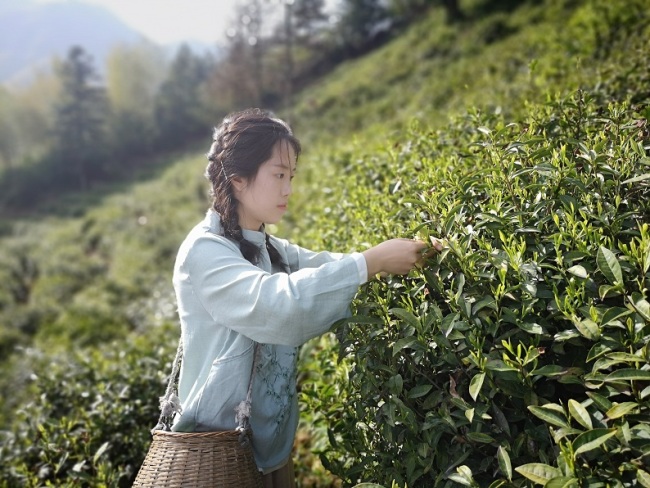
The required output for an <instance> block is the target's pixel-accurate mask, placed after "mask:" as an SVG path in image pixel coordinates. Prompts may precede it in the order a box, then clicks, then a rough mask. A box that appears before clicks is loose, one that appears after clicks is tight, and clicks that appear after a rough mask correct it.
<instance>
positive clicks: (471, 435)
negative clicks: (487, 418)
mask: <svg viewBox="0 0 650 488" xmlns="http://www.w3.org/2000/svg"><path fill="white" fill-rule="evenodd" d="M467 438H468V439H469V440H471V441H474V442H481V443H484V444H489V443H490V442H494V438H493V437H491V436H489V435H488V434H484V433H482V432H468V433H467Z"/></svg>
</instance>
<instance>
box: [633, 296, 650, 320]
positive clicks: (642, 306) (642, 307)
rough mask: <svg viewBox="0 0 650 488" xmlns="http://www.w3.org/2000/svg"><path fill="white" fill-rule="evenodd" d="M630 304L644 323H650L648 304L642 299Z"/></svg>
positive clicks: (649, 305) (649, 307)
mask: <svg viewBox="0 0 650 488" xmlns="http://www.w3.org/2000/svg"><path fill="white" fill-rule="evenodd" d="M630 302H631V303H632V306H633V307H634V310H636V311H637V312H638V313H639V315H641V317H643V318H644V319H645V320H646V321H648V322H650V303H648V301H647V300H643V299H641V300H637V301H636V302H632V301H630Z"/></svg>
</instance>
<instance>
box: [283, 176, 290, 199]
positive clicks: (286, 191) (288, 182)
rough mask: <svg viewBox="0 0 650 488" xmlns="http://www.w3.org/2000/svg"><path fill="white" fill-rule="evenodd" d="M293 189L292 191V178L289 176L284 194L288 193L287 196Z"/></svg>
mask: <svg viewBox="0 0 650 488" xmlns="http://www.w3.org/2000/svg"><path fill="white" fill-rule="evenodd" d="M291 191H292V188H291V180H290V179H288V178H287V181H286V183H285V184H284V185H283V187H282V194H283V195H286V196H289V195H291Z"/></svg>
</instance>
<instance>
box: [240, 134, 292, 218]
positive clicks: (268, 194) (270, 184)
mask: <svg viewBox="0 0 650 488" xmlns="http://www.w3.org/2000/svg"><path fill="white" fill-rule="evenodd" d="M295 172H296V153H295V151H294V150H293V147H292V146H291V144H289V143H288V142H287V141H280V142H278V143H277V144H276V145H275V147H274V148H273V153H272V154H271V158H270V159H269V160H268V161H265V162H264V163H262V165H261V166H260V167H259V169H258V171H257V174H256V175H255V177H254V178H251V179H249V180H247V179H245V178H241V177H234V178H233V180H232V184H233V188H234V190H235V198H237V201H238V202H239V204H238V206H237V213H238V215H239V225H240V226H241V228H242V229H248V230H260V227H261V226H262V224H275V223H277V222H279V221H280V219H281V218H282V216H283V215H284V213H285V212H286V211H287V206H288V203H289V196H290V195H291V180H292V179H293V176H294V174H295Z"/></svg>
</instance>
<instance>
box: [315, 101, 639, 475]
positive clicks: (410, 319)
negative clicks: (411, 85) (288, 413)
mask: <svg viewBox="0 0 650 488" xmlns="http://www.w3.org/2000/svg"><path fill="white" fill-rule="evenodd" d="M638 109H639V107H630V106H629V105H627V104H625V103H619V104H615V103H611V104H609V105H608V106H602V105H599V104H598V103H597V102H596V101H595V100H593V99H592V98H591V97H590V96H589V95H587V94H586V93H584V92H578V93H576V94H575V95H574V96H571V97H568V98H565V99H559V100H556V101H554V102H552V103H549V104H548V105H547V106H546V107H542V108H540V109H537V110H534V109H533V110H531V111H530V116H529V117H528V118H527V120H524V121H521V122H519V123H506V121H504V120H502V119H501V118H500V117H498V116H496V115H490V114H480V113H477V114H473V115H469V116H467V117H466V118H465V119H462V120H460V121H458V122H457V123H456V124H455V125H453V126H452V127H450V128H448V129H447V130H445V131H439V132H437V133H429V132H427V131H425V130H422V129H419V128H415V129H414V130H413V131H412V133H411V135H410V140H408V141H403V142H401V143H400V144H399V147H398V148H397V150H395V149H393V150H392V153H393V156H394V160H393V161H391V162H389V163H385V164H384V165H382V164H378V162H377V160H376V159H371V158H367V159H366V160H364V161H360V162H357V165H356V167H355V168H354V171H353V172H352V175H353V176H354V175H356V176H357V177H358V178H360V179H362V178H364V177H365V178H366V180H365V181H363V182H361V181H356V182H355V183H353V184H352V185H350V187H349V189H348V193H347V194H346V195H345V196H344V197H342V198H340V201H345V202H347V203H346V204H341V205H340V207H339V210H340V211H341V212H342V213H343V216H342V217H341V220H342V221H343V222H345V225H349V226H350V231H351V232H359V233H361V234H362V235H366V236H367V235H372V234H373V233H375V234H376V235H377V237H379V236H383V235H386V234H387V233H388V232H387V230H386V227H387V226H391V231H392V232H393V233H394V229H395V227H396V226H399V227H401V228H402V230H403V231H404V233H405V234H406V233H411V234H417V235H420V236H422V237H423V238H428V237H429V235H430V236H441V237H443V238H444V242H445V248H444V250H443V252H442V253H441V254H440V255H439V256H437V257H435V258H432V259H430V260H429V261H428V263H427V265H426V266H425V267H424V268H423V269H422V270H421V271H420V272H417V273H413V274H412V275H410V276H409V277H406V278H391V279H388V280H385V281H372V282H370V283H368V284H367V285H366V286H365V287H364V289H363V291H362V292H361V293H360V295H359V296H358V297H357V300H356V313H355V316H354V317H353V318H351V319H349V320H348V321H347V322H344V323H342V324H340V325H339V327H338V331H337V333H338V336H339V339H340V350H339V354H340V359H341V360H342V361H343V363H342V364H343V366H341V368H340V371H339V374H338V382H337V385H336V386H335V387H334V388H332V387H331V386H323V387H322V388H321V391H318V392H316V395H317V396H318V397H319V398H321V399H322V400H323V405H321V408H322V407H325V412H324V416H325V417H326V418H328V419H329V438H330V448H329V452H327V453H326V455H324V456H323V462H324V464H325V465H326V466H327V467H328V468H329V469H331V470H332V471H333V473H334V474H336V475H338V476H340V477H341V478H343V479H344V480H345V481H346V482H348V483H354V482H357V481H360V480H372V481H378V482H382V481H385V480H390V479H394V480H396V481H397V483H398V484H400V486H403V485H408V486H455V485H458V484H460V485H465V486H488V485H489V486H493V487H497V486H529V485H530V484H531V482H532V483H534V484H542V485H545V486H586V485H589V486H650V457H649V455H648V453H649V452H650V422H649V421H650V367H649V366H648V361H649V359H650V346H649V345H648V343H649V342H650V305H649V303H648V285H649V284H650V226H649V225H650V159H649V158H648V156H647V150H648V144H649V137H648V128H647V121H646V119H645V118H644V116H642V115H641V114H640V113H639V112H638ZM393 168H394V169H393ZM424 168H427V171H423V169H424ZM360 175H361V176H360ZM368 188H374V190H371V192H372V191H374V194H372V195H369V194H368V193H367V192H368V190H367V189H368ZM339 197H340V195H339ZM361 202H373V203H371V204H369V206H370V207H369V208H367V209H365V208H364V209H363V210H361V208H360V205H361ZM364 212H367V213H366V215H370V214H372V215H373V219H371V221H370V222H369V221H368V219H363V218H362V214H363V213H364ZM364 220H365V222H364ZM387 223H388V224H387ZM355 227H357V228H355ZM325 366H327V364H325ZM312 396H314V395H312ZM306 397H307V399H309V395H306Z"/></svg>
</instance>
